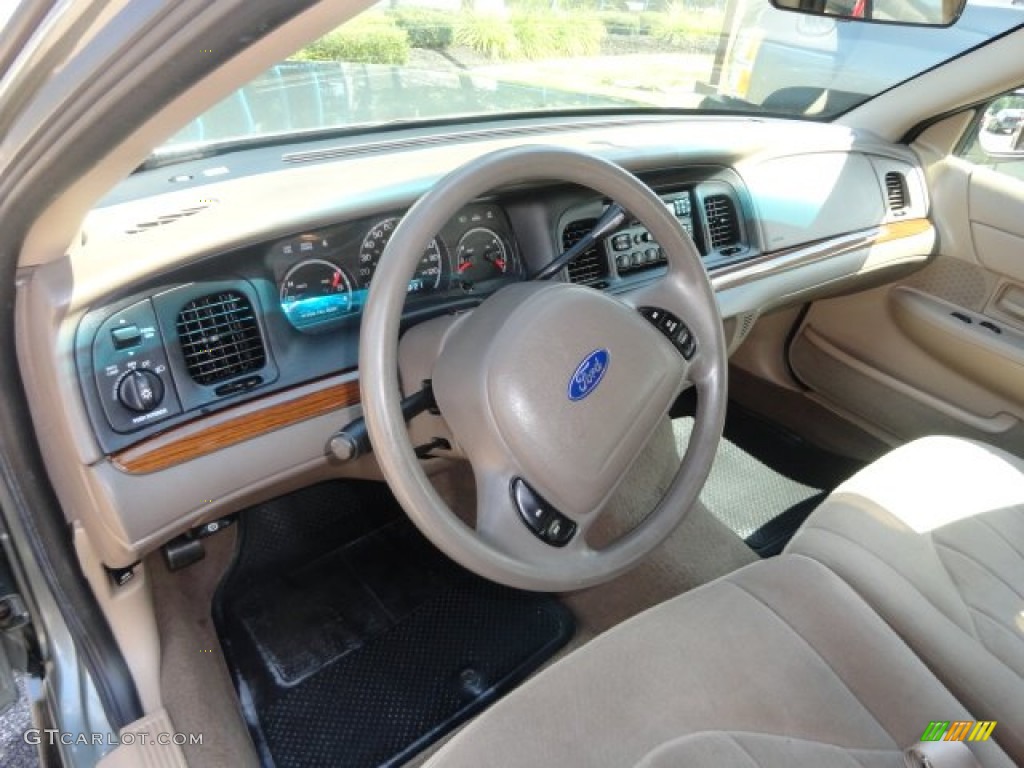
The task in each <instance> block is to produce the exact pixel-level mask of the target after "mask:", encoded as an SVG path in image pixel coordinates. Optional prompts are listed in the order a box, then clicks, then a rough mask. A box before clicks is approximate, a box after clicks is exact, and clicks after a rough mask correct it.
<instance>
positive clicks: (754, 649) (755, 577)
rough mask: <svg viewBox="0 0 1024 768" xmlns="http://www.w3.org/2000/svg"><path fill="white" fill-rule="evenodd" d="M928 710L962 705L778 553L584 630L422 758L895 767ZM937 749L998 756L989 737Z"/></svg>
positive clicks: (473, 764)
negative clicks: (598, 630) (551, 661)
mask: <svg viewBox="0 0 1024 768" xmlns="http://www.w3.org/2000/svg"><path fill="white" fill-rule="evenodd" d="M936 719H941V720H951V721H952V720H971V719H974V718H973V717H972V715H971V714H969V713H968V711H967V710H966V709H965V708H964V706H963V705H961V704H960V703H959V702H958V701H957V700H956V698H955V697H954V696H953V695H952V694H951V693H950V692H949V691H948V690H947V689H946V688H945V687H944V686H943V685H942V684H941V683H940V682H939V681H938V680H937V679H936V678H935V676H934V675H932V674H931V673H930V672H929V671H928V669H927V668H926V667H925V666H924V664H923V663H922V662H921V661H920V660H919V659H918V658H917V657H916V656H915V655H914V653H913V652H911V650H910V649H909V648H908V647H907V645H906V644H905V643H904V642H903V641H902V640H901V639H900V638H899V637H897V635H896V634H895V633H893V632H892V631H891V629H889V627H887V626H886V625H885V623H884V622H883V621H882V619H881V618H879V616H878V615H877V614H876V613H875V612H874V611H872V610H871V608H870V607H869V606H868V605H867V603H865V602H864V600H863V599H861V598H860V597H859V596H858V595H857V594H856V593H855V592H854V591H853V590H852V589H851V588H850V587H849V586H847V585H846V584H845V583H843V581H842V580H840V579H839V578H838V577H837V576H836V575H835V574H834V573H833V572H832V571H831V570H829V569H828V568H826V567H824V566H823V565H821V564H820V563H818V562H816V561H815V560H812V559H810V558H807V557H803V556H800V555H783V556H780V557H777V558H773V559H772V560H766V561H762V562H758V563H754V564H752V565H749V566H747V567H744V568H742V569H740V570H738V571H736V572H734V573H732V574H729V575H728V576H725V577H723V578H721V579H718V580H716V581H714V582H711V583H710V584H706V585H704V586H702V587H700V588H698V589H695V590H693V591H691V592H688V593H685V594H683V595H681V596H680V597H677V598H675V599H673V600H670V601H668V602H666V603H663V604H662V605H659V606H656V607H655V608H652V609H651V610H649V611H646V612H645V613H642V614H640V615H639V616H636V617H634V618H633V619H631V620H629V621H627V622H625V623H623V624H621V625H619V626H618V627H616V628H614V629H612V630H611V631H609V632H607V633H605V634H603V635H601V636H599V637H598V638H597V639H595V640H593V641H592V642H590V643H588V644H587V645H585V646H584V647H583V648H581V649H580V650H578V651H576V652H575V653H573V654H571V655H570V656H568V657H566V658H565V659H563V660H562V661H561V662H559V663H557V664H555V665H553V666H552V667H551V668H549V669H548V670H546V671H545V672H543V673H542V674H540V675H538V676H537V677H536V678H534V679H533V680H531V681H529V682H527V683H526V684H524V685H523V686H521V687H520V688H519V689H517V690H516V691H514V692H513V693H512V694H510V695H509V696H507V697H506V698H505V699H503V700H501V701H499V702H498V703H496V704H495V705H494V706H493V707H491V709H489V710H488V711H487V712H485V713H484V714H483V715H481V716H480V717H479V718H477V720H476V721H474V722H473V723H471V724H470V725H469V726H468V727H467V728H466V729H465V730H463V731H462V732H461V733H460V734H458V735H457V736H456V737H455V738H454V739H453V740H452V741H451V742H449V743H448V744H447V745H445V747H443V748H442V749H441V750H440V751H439V752H438V753H437V754H436V755H435V756H434V757H433V758H432V759H431V760H430V761H429V762H428V765H429V766H434V767H435V768H436V767H437V766H445V767H446V768H460V767H462V766H465V768H478V767H479V766H484V765H486V766H507V767H509V768H512V767H514V766H524V767H526V766H528V767H529V768H538V767H539V766H588V768H600V767H601V766H617V767H620V766H633V765H643V766H649V767H650V768H662V767H663V766H669V765H672V766H683V765H686V766H697V767H698V768H699V767H703V766H715V767H716V768H731V766H737V767H739V766H743V768H752V767H755V766H763V768H769V767H774V766H784V765H785V766H793V767H794V768H801V766H816V767H818V766H822V765H836V766H850V768H854V767H855V766H859V767H860V768H875V767H877V768H882V767H883V766H885V767H891V768H896V766H903V765H904V756H903V753H904V749H905V748H907V747H910V746H911V745H913V744H914V743H915V742H917V741H918V739H920V738H921V735H922V733H923V731H924V730H925V728H926V727H927V726H928V724H929V722H930V721H932V720H936ZM997 730H998V728H997ZM932 746H935V745H932ZM938 746H939V747H942V746H943V745H941V744H940V745H938ZM948 747H949V755H950V758H951V764H952V765H968V764H972V763H973V761H972V760H970V756H969V755H968V756H967V757H968V759H967V762H962V761H959V760H957V759H956V758H957V755H958V754H959V750H962V751H963V753H964V755H967V749H969V750H970V752H971V753H973V755H974V758H975V759H976V760H977V764H979V765H983V766H1010V765H1012V764H1013V763H1012V762H1011V761H1010V759H1009V758H1008V757H1007V756H1006V754H1005V753H1004V752H1003V751H1002V750H1001V749H1000V747H999V746H998V745H997V744H996V743H994V742H992V741H989V742H977V743H971V744H969V745H968V747H967V748H965V747H964V746H963V745H957V744H949V745H948ZM960 757H962V755H961V756H960ZM939 765H941V764H940V763H936V766H939Z"/></svg>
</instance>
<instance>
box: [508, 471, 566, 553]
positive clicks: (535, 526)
mask: <svg viewBox="0 0 1024 768" xmlns="http://www.w3.org/2000/svg"><path fill="white" fill-rule="evenodd" d="M512 499H513V501H515V504H516V509H518V510H519V516H520V517H521V518H522V519H523V522H524V523H526V527H527V528H529V529H530V531H531V532H532V533H533V535H534V536H536V537H537V538H538V539H540V540H541V541H543V542H544V543H545V544H550V545H551V546H553V547H564V546H565V545H566V544H568V543H569V540H570V539H572V537H573V536H574V535H575V534H576V523H574V522H573V521H572V520H570V519H569V518H567V517H565V515H563V514H561V513H559V512H558V511H557V510H555V509H554V508H553V507H552V506H551V505H550V504H548V503H547V502H546V501H544V499H543V498H541V496H540V494H538V493H537V492H536V491H534V490H533V489H532V488H531V487H530V486H529V485H527V484H526V481H525V480H523V479H522V478H520V477H517V478H516V479H515V480H513V481H512Z"/></svg>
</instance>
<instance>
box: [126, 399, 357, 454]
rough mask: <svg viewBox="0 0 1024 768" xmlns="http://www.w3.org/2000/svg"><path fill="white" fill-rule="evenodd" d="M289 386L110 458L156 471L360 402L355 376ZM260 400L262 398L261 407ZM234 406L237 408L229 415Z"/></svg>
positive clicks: (174, 430)
mask: <svg viewBox="0 0 1024 768" xmlns="http://www.w3.org/2000/svg"><path fill="white" fill-rule="evenodd" d="M292 392H293V393H294V396H292V397H288V396H287V395H288V394H289V393H288V392H285V393H280V392H278V393H275V394H274V395H270V396H268V397H266V398H263V400H257V401H255V402H249V403H245V404H244V405H240V406H237V407H236V408H233V409H231V410H230V411H227V412H226V413H227V415H228V416H229V418H227V419H226V420H218V421H217V423H213V424H210V423H209V422H210V421H211V420H213V419H214V418H217V417H221V418H222V417H223V416H224V415H225V413H220V414H217V415H216V417H211V418H210V419H204V420H202V421H199V422H192V423H191V424H186V425H184V426H181V427H178V428H176V429H173V430H171V431H170V432H167V433H165V434H162V435H157V436H156V437H153V438H151V439H149V440H146V441H145V442H142V443H140V444H139V445H135V446H132V447H131V448H128V449H127V450H124V451H121V452H120V453H116V454H114V455H113V456H111V459H112V461H113V462H114V464H115V465H116V466H117V467H118V468H119V469H121V470H122V471H124V472H128V473H130V474H144V473H147V472H157V471H159V470H162V469H167V468H169V467H173V466H176V465H178V464H183V463H184V462H186V461H191V460H192V459H197V458H199V457H201V456H206V455H208V454H210V453H213V452H214V451H219V450H221V449H222V448H227V447H229V446H232V445H237V444H238V443H241V442H243V441H245V440H250V439H252V438H254V437H259V436H260V435H265V434H267V433H268V432H273V431H274V430H276V429H281V428H282V427H287V426H289V425H291V424H297V423H298V422H300V421H305V420H307V419H312V418H315V417H317V416H323V415H324V414H327V413H330V412H331V411H335V410H338V409H340V408H347V407H349V406H352V405H358V404H359V381H358V380H350V381H344V382H339V383H335V384H330V385H328V386H326V387H322V388H320V389H317V390H315V391H312V392H311V391H309V387H307V386H303V387H297V388H296V389H295V390H293V391H292ZM282 394H283V395H284V397H283V398H282ZM261 402H265V403H266V404H265V405H263V406H262V407H260V404H261ZM253 406H256V407H255V408H254V407H253ZM235 411H238V412H239V414H238V415H235V416H231V413H233V412H235ZM339 426H340V425H339Z"/></svg>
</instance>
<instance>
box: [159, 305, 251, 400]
mask: <svg viewBox="0 0 1024 768" xmlns="http://www.w3.org/2000/svg"><path fill="white" fill-rule="evenodd" d="M177 328H178V340H179V341H180V342H181V351H182V354H183V355H184V356H185V366H186V367H187V368H188V373H189V376H191V377H192V379H193V381H195V382H196V383H197V384H202V385H204V386H208V385H210V384H216V383H218V382H221V381H225V380H227V379H231V378H234V377H235V376H240V375H242V374H245V373H250V372H252V371H256V370H259V369H260V368H262V367H263V364H264V363H265V362H266V359H267V356H266V351H265V349H264V347H263V338H262V336H261V335H260V328H259V325H258V324H257V323H256V315H255V313H254V312H253V309H252V304H250V303H249V299H247V298H246V297H245V296H243V295H242V294H241V293H239V292H237V291H222V292H220V293H213V294H210V295H209V296H203V297H202V298H198V299H193V300H192V301H190V302H189V303H188V304H186V305H185V307H184V308H183V309H182V310H181V312H180V313H179V314H178V322H177Z"/></svg>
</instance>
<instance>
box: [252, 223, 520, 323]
mask: <svg viewBox="0 0 1024 768" xmlns="http://www.w3.org/2000/svg"><path fill="white" fill-rule="evenodd" d="M400 220H401V216H400V215H399V214H389V215H385V216H381V217H377V218H374V219H371V220H362V221H358V222H349V223H346V224H342V225H338V226H335V227H328V228H325V229H321V230H316V231H314V232H306V233H302V234H299V235H296V236H294V237H290V238H288V239H286V240H281V241H278V242H277V243H275V244H274V245H273V246H271V249H270V253H269V261H270V265H271V268H272V269H273V271H274V277H275V279H276V281H277V285H278V296H279V300H280V306H281V311H282V312H283V313H284V316H285V317H286V318H287V319H288V322H289V323H291V325H292V327H294V328H295V329H296V330H298V331H302V332H319V331H321V330H325V329H328V328H331V327H333V326H334V325H336V324H338V323H341V322H343V321H345V320H347V319H349V318H352V317H355V316H358V315H359V314H360V313H361V312H362V309H363V305H364V304H365V303H366V295H367V292H368V290H369V287H370V282H371V281H372V280H373V276H374V274H375V273H376V271H377V267H378V265H379V264H380V260H381V258H382V257H383V255H384V249H385V248H386V246H387V244H388V241H389V240H390V239H391V235H392V234H393V233H394V231H395V228H396V227H397V226H398V223H399V221H400ZM522 277H523V272H522V262H521V260H520V257H519V253H518V249H517V246H516V242H515V238H514V237H513V236H512V230H511V227H510V225H509V221H508V217H507V216H506V214H505V212H504V211H503V210H502V208H501V207H500V206H498V205H495V204H492V203H477V204H474V205H470V206H467V207H466V208H464V209H463V210H461V211H459V213H458V214H456V215H455V216H454V217H453V218H452V219H451V220H450V221H449V222H448V223H447V224H446V225H445V226H444V227H443V228H442V229H441V231H440V232H439V233H438V234H437V236H436V237H434V239H433V240H431V241H430V243H429V244H428V245H427V247H426V249H425V250H424V252H423V254H422V256H420V260H419V263H418V264H417V267H416V272H415V273H414V274H413V277H412V279H411V280H410V281H409V289H408V292H409V300H410V301H416V300H426V299H427V298H429V297H437V296H445V295H448V294H449V293H452V292H458V293H465V292H468V291H476V290H481V291H490V290H494V289H496V288H497V287H498V286H499V284H500V283H501V282H502V281H506V280H520V279H522Z"/></svg>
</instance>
